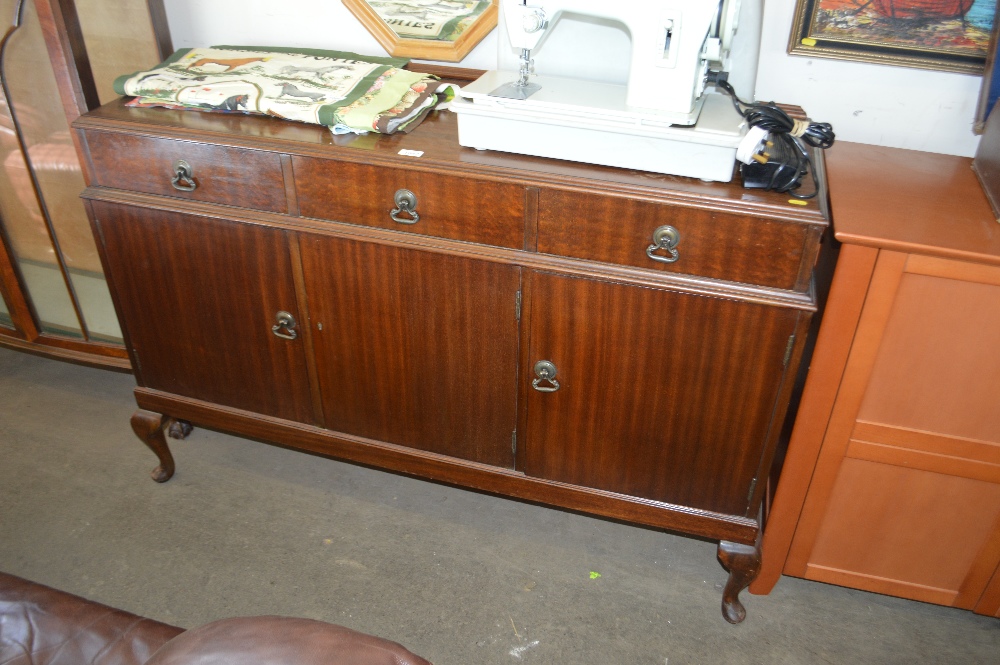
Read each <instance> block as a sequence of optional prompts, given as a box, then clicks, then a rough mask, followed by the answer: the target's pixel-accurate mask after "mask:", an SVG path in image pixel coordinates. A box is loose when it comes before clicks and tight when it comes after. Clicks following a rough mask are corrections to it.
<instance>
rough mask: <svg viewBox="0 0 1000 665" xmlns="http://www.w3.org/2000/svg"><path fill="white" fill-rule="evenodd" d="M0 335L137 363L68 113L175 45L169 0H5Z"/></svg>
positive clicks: (77, 356)
mask: <svg viewBox="0 0 1000 665" xmlns="http://www.w3.org/2000/svg"><path fill="white" fill-rule="evenodd" d="M0 20H2V21H4V23H5V29H4V33H3V37H2V41H0V241H2V248H0V249H2V251H0V296H2V297H0V345H4V346H8V347H13V348H19V349H23V350H29V351H32V352H36V353H42V354H44V355H49V356H52V357H58V358H63V359H67V360H74V361H76V362H82V363H87V364H93V365H100V366H106V367H111V368H118V369H126V370H127V369H128V368H129V362H128V357H127V355H126V353H125V349H124V346H123V343H122V334H121V330H120V328H119V326H118V321H117V318H116V316H115V311H114V307H113V305H112V302H111V297H110V294H109V292H108V287H107V283H106V281H105V278H104V274H103V272H102V269H101V263H100V260H99V258H98V254H97V248H96V245H95V243H94V238H93V235H92V233H91V229H90V224H89V222H88V221H87V216H86V213H85V211H84V207H83V203H82V201H81V200H80V193H81V192H82V191H83V189H84V187H85V186H86V184H85V181H84V173H83V170H82V169H81V166H80V160H79V157H78V151H77V149H76V146H75V145H74V137H73V135H72V134H71V132H70V130H69V123H70V122H71V121H72V120H74V119H75V118H76V117H77V116H79V115H80V114H81V113H84V112H86V111H88V110H90V109H92V108H96V107H97V106H99V105H100V104H102V103H104V102H107V101H110V100H111V99H113V98H114V97H116V96H117V95H116V94H115V93H114V91H113V90H112V87H111V84H112V81H113V80H114V77H115V76H117V75H119V74H121V73H123V72H128V71H135V70H138V69H142V68H144V67H148V66H151V65H154V64H156V63H157V62H159V61H161V60H162V59H164V58H165V57H166V55H168V54H169V52H170V51H171V50H172V49H171V45H170V38H169V35H168V30H167V27H166V18H165V14H164V12H163V6H162V0H149V1H148V2H147V1H146V0H123V1H121V2H115V3H107V2H100V1H99V0H77V1H76V2H73V1H72V0H0Z"/></svg>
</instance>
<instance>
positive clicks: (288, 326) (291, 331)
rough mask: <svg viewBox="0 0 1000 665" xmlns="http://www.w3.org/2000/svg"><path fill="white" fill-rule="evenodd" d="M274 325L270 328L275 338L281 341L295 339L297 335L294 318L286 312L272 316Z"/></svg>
mask: <svg viewBox="0 0 1000 665" xmlns="http://www.w3.org/2000/svg"><path fill="white" fill-rule="evenodd" d="M274 317H275V320H277V323H275V324H274V325H273V326H271V332H273V333H274V336H275V337H281V338H282V339H295V338H296V337H298V336H299V334H298V333H297V332H296V331H295V326H296V325H297V324H296V323H295V317H294V316H292V315H291V314H289V313H288V312H278V313H277V314H275V315H274Z"/></svg>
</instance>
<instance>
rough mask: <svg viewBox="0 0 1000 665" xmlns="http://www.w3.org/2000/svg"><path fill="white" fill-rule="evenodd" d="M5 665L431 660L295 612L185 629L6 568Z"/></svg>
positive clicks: (0, 639)
mask: <svg viewBox="0 0 1000 665" xmlns="http://www.w3.org/2000/svg"><path fill="white" fill-rule="evenodd" d="M0 663H2V664H3V665H28V664H31V665H230V664H232V665H235V664H237V663H239V664H241V665H243V664H245V663H253V664H254V665H314V664H315V665H320V664H321V663H322V664H323V665H348V664H350V665H430V663H429V662H428V661H426V660H424V659H423V658H420V657H419V656H415V655H414V654H412V653H410V652H409V651H407V650H406V649H405V648H403V647H402V646H400V645H399V644H396V643H395V642H390V641H388V640H384V639H382V638H379V637H373V636H371V635H365V634H364V633H359V632H357V631H353V630H350V629H348V628H344V627H342V626H335V625H333V624H329V623H324V622H322V621H314V620H312V619H293V618H288V617H242V618H236V619H223V620H221V621H214V622H212V623H208V624H205V625H204V626H201V627H199V628H194V629H192V630H184V629H182V628H176V627H174V626H169V625H167V624H165V623H159V622H157V621H153V620H151V619H144V618H143V617H140V616H136V615H135V614H129V613H128V612H123V611H122V610H116V609H114V608H112V607H108V606H106V605H101V604H100V603H95V602H91V601H89V600H86V599H84V598H80V597H79V596H74V595H72V594H68V593H65V592H62V591H57V590H55V589H51V588H49V587H47V586H43V585H41V584H35V583H34V582H29V581H27V580H23V579H21V578H19V577H14V576H13V575H7V574H5V573H0Z"/></svg>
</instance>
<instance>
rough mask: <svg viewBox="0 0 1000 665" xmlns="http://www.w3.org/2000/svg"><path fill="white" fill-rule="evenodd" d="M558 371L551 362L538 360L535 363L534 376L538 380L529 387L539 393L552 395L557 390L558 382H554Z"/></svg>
mask: <svg viewBox="0 0 1000 665" xmlns="http://www.w3.org/2000/svg"><path fill="white" fill-rule="evenodd" d="M558 371H559V370H558V369H556V366H555V364H554V363H553V362H552V361H551V360H539V361H538V362H537V363H535V376H537V377H538V378H537V379H535V380H534V381H532V382H531V387H532V388H534V389H535V390H537V391H538V392H540V393H554V392H555V391H557V390H559V382H558V381H556V374H557V373H558ZM546 384H547V385H546Z"/></svg>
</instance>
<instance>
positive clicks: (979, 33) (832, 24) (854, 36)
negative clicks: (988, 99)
mask: <svg viewBox="0 0 1000 665" xmlns="http://www.w3.org/2000/svg"><path fill="white" fill-rule="evenodd" d="M996 5H997V0H797V2H796V8H795V17H794V19H793V21H792V30H791V35H790V38H789V42H788V52H789V53H791V54H792V55H803V56H809V57H819V58H834V59H838V60H855V61H859V62H871V63H878V64H885V65H895V66H900V67H916V68H921V69H933V70H939V71H951V72H963V73H969V74H980V73H982V72H983V67H984V65H985V63H986V59H987V56H988V54H989V48H990V36H991V34H992V30H993V22H994V15H995V12H996Z"/></svg>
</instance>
